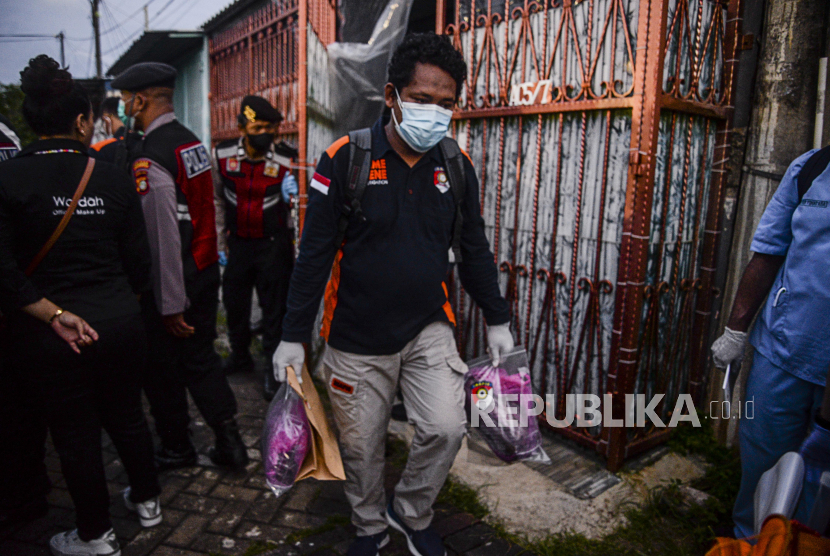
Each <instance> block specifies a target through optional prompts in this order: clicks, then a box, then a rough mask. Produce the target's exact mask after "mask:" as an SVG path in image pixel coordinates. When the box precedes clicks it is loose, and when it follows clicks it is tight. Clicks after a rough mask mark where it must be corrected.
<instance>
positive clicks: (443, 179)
mask: <svg viewBox="0 0 830 556" xmlns="http://www.w3.org/2000/svg"><path fill="white" fill-rule="evenodd" d="M432 181H433V183H434V184H435V187H437V188H438V191H440V192H441V193H446V192H447V191H449V190H450V180H449V178H447V171H446V170H444V167H443V166H436V167H435V172H433V174H432Z"/></svg>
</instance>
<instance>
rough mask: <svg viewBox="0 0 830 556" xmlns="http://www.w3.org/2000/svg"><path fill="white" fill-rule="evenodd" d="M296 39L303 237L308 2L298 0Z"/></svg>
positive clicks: (305, 188)
mask: <svg viewBox="0 0 830 556" xmlns="http://www.w3.org/2000/svg"><path fill="white" fill-rule="evenodd" d="M298 27H299V28H298V29H297V32H298V35H299V36H298V41H297V68H298V70H299V71H298V73H299V75H298V79H297V89H298V91H297V120H298V121H299V122H300V123H301V125H300V129H299V130H298V131H299V134H298V135H299V141H298V143H299V145H298V147H299V149H298V150H299V159H300V169H299V172H298V174H299V176H298V177H299V179H298V180H297V181H298V182H299V186H300V187H299V189H300V193H299V201H300V203H299V222H298V223H297V226H298V227H299V230H297V237H303V223H304V222H305V211H306V206H307V204H308V172H307V171H306V165H307V164H308V128H307V126H306V122H307V121H308V119H307V115H306V114H307V107H306V104H307V99H308V67H307V66H308V62H307V60H306V57H307V56H308V2H305V1H302V0H301V1H300V14H299V19H298Z"/></svg>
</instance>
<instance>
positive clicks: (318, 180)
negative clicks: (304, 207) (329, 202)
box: [311, 172, 331, 195]
mask: <svg viewBox="0 0 830 556" xmlns="http://www.w3.org/2000/svg"><path fill="white" fill-rule="evenodd" d="M329 185H331V180H330V179H328V178H327V177H325V176H321V175H320V174H318V173H317V172H314V177H313V178H312V179H311V188H312V189H316V190H317V191H319V192H320V193H322V194H323V195H328V194H329Z"/></svg>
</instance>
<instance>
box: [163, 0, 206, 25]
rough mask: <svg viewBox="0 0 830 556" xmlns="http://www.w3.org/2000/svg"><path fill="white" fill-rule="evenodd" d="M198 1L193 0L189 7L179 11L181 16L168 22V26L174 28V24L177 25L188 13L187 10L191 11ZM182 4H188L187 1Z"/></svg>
mask: <svg viewBox="0 0 830 556" xmlns="http://www.w3.org/2000/svg"><path fill="white" fill-rule="evenodd" d="M198 1H199V0H191V2H190V5H189V6H187V8H185V9H184V11H182V12H181V13H179V17H177V18H176V19H175V20H173V21H171V22H170V23H168V24H167V26H168V27H169V28H172V27H173V26H174V25H176V24H177V23H178V22H179V21H181V19H182V18H183V17H184V16H185V15H187V12H189V11H190V10H192V9H193V8H194V7H195V6H196V3H197V2H198ZM181 5H182V6H185V5H187V1H185V2H183V3H182V4H181Z"/></svg>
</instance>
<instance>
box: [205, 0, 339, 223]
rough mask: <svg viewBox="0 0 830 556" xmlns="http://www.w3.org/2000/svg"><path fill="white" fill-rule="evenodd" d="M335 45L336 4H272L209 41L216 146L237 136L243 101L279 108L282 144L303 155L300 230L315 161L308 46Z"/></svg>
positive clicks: (291, 0) (304, 0)
mask: <svg viewBox="0 0 830 556" xmlns="http://www.w3.org/2000/svg"><path fill="white" fill-rule="evenodd" d="M310 35H311V36H310ZM334 39H335V0H273V1H272V2H271V3H269V4H267V5H265V6H264V7H262V8H261V9H259V10H258V11H256V12H254V13H252V14H250V15H247V16H245V17H242V18H241V19H240V20H238V21H237V22H235V23H233V24H231V25H229V26H228V27H227V28H225V29H223V30H221V31H219V32H217V33H215V34H214V35H212V36H211V37H210V41H209V43H210V47H209V48H210V50H209V55H210V101H211V102H210V107H211V110H210V114H211V137H212V139H213V141H214V142H217V141H222V140H225V139H230V138H235V137H238V136H239V132H238V129H237V120H236V118H237V114H238V113H239V106H240V103H241V101H242V98H243V97H244V96H245V95H251V94H255V95H260V96H262V97H265V98H267V99H268V100H269V101H270V102H271V103H272V104H273V105H274V106H276V107H277V108H278V109H279V111H280V112H281V113H282V114H283V117H284V118H285V119H284V121H283V123H282V125H281V126H280V129H279V134H280V136H281V138H282V139H284V140H285V141H287V142H288V143H290V144H293V145H295V146H296V147H297V148H298V150H299V152H300V154H299V159H300V160H299V162H300V168H299V172H298V174H299V177H300V180H299V181H300V207H299V208H300V225H302V217H303V215H304V213H305V200H306V185H307V180H306V179H305V178H306V174H307V167H308V165H309V164H313V162H314V157H316V156H317V153H311V155H310V156H309V155H308V153H307V147H308V127H309V125H308V124H309V121H308V120H309V118H308V111H307V105H308V102H309V100H310V99H309V95H308V91H309V80H308V77H309V72H308V62H307V58H308V52H309V47H308V45H309V44H310V43H312V42H314V43H315V44H322V45H327V44H329V43H331V42H332V41H334ZM317 65H319V64H317ZM323 70H325V68H323ZM312 89H313V87H312ZM309 159H311V160H309Z"/></svg>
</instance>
